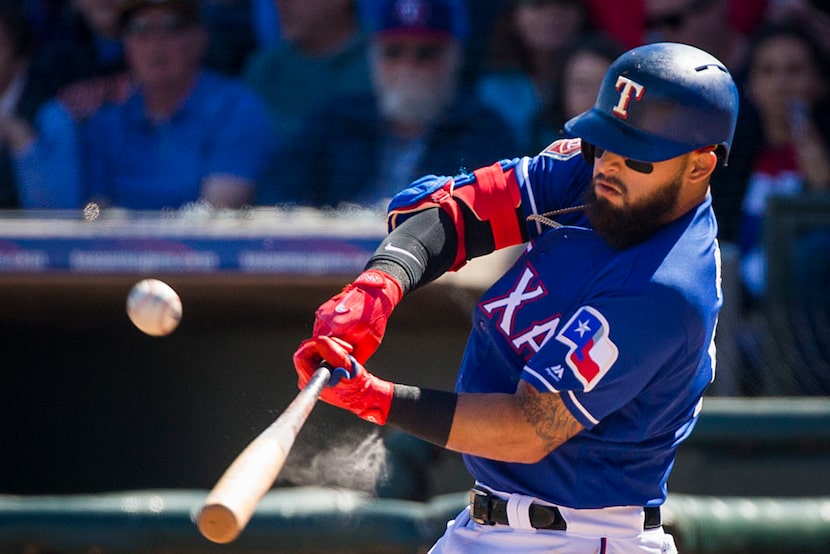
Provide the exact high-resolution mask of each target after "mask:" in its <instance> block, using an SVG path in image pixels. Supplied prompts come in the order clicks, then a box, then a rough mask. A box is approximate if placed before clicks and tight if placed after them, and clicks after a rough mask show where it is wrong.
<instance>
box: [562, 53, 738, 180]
mask: <svg viewBox="0 0 830 554" xmlns="http://www.w3.org/2000/svg"><path fill="white" fill-rule="evenodd" d="M737 119H738V88H737V87H736V86H735V82H734V81H733V80H732V76H731V75H730V74H729V71H728V70H727V69H726V67H725V66H724V65H723V64H722V63H721V62H720V61H718V59H717V58H715V57H714V56H712V55H711V54H708V53H706V52H704V51H703V50H700V49H698V48H695V47H693V46H689V45H687V44H678V43H671V42H660V43H654V44H647V45H644V46H640V47H637V48H634V49H632V50H629V51H628V52H626V53H624V54H623V55H621V56H620V57H619V58H617V59H616V60H615V61H614V63H613V64H611V67H610V68H609V69H608V72H607V73H606V74H605V77H604V78H603V80H602V84H601V85H600V89H599V93H598V95H597V101H596V103H595V104H594V107H593V108H591V109H590V110H588V111H587V112H584V113H582V114H580V115H578V116H576V117H574V118H572V119H571V120H569V121H568V122H567V123H565V130H566V131H568V132H569V133H572V134H573V135H575V136H577V137H580V138H582V139H584V140H585V141H586V142H589V143H591V144H595V145H597V146H599V147H600V148H603V149H605V150H608V151H609V152H613V153H615V154H619V155H620V156H624V157H626V158H631V159H633V160H641V161H644V162H660V161H663V160H668V159H670V158H674V157H676V156H680V155H681V154H685V153H687V152H691V151H693V150H697V149H698V148H703V147H705V146H713V145H717V147H718V148H717V150H718V153H719V155H720V156H721V159H722V160H723V163H724V165H725V164H726V160H727V158H728V156H729V149H730V147H731V145H732V137H733V135H734V134H735V123H736V121H737Z"/></svg>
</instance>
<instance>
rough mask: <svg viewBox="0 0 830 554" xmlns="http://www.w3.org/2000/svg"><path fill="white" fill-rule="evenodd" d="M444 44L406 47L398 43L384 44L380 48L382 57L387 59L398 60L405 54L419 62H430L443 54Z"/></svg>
mask: <svg viewBox="0 0 830 554" xmlns="http://www.w3.org/2000/svg"><path fill="white" fill-rule="evenodd" d="M444 50H445V48H444V46H441V45H440V44H418V45H416V46H412V47H408V46H405V45H403V44H400V43H394V42H393V43H390V44H384V45H383V47H382V48H381V52H382V54H383V57H384V58H386V59H387V60H399V59H401V58H403V57H405V56H409V57H411V58H414V59H415V60H416V61H419V62H432V61H435V60H437V59H438V58H440V57H441V56H442V55H443V54H444Z"/></svg>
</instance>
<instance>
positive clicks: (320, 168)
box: [259, 0, 514, 207]
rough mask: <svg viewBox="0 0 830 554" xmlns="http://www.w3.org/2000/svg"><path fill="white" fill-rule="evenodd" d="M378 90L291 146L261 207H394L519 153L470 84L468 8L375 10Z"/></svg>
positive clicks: (373, 56)
mask: <svg viewBox="0 0 830 554" xmlns="http://www.w3.org/2000/svg"><path fill="white" fill-rule="evenodd" d="M370 7H371V9H372V11H371V13H370V14H369V15H368V16H367V17H368V18H369V20H370V22H371V35H370V46H369V57H370V62H371V70H372V75H371V80H372V84H373V90H371V91H367V92H364V93H354V94H341V95H338V96H336V97H334V98H332V99H330V100H329V101H328V102H326V103H325V104H324V105H323V106H321V107H320V108H319V109H318V110H316V111H314V112H313V113H312V114H310V116H309V117H308V118H306V121H305V124H304V125H303V127H302V128H301V130H300V131H299V134H298V135H297V136H296V137H295V138H294V139H293V140H291V141H288V142H286V143H285V144H284V146H285V148H284V149H283V150H282V151H281V152H280V153H279V155H278V156H277V158H276V163H275V164H274V168H273V172H272V178H270V179H269V181H268V182H267V183H266V184H264V185H263V188H262V195H261V196H260V199H259V203H261V204H275V203H297V204H302V205H310V206H316V207H322V206H335V207H336V206H338V205H341V204H344V203H349V204H358V205H361V206H366V207H375V206H379V205H380V206H384V207H385V203H386V202H388V201H389V199H391V198H392V196H393V195H394V194H395V193H396V192H397V191H398V190H400V189H401V188H403V187H405V186H406V185H407V184H408V183H409V182H410V181H411V180H412V179H414V178H415V177H417V176H418V175H420V174H422V173H423V172H424V171H427V170H429V171H440V172H446V173H450V174H455V173H458V172H459V171H461V170H462V169H463V168H465V167H466V168H469V167H475V166H477V165H481V164H486V163H492V162H494V161H496V160H498V159H499V157H501V156H502V155H503V153H504V152H511V151H512V150H513V149H514V146H513V139H512V137H511V136H510V133H507V132H504V130H503V129H504V125H505V124H504V122H503V121H502V120H500V119H499V118H498V116H497V115H496V114H495V113H494V112H493V111H490V110H488V109H486V108H484V107H483V105H482V104H480V103H479V102H478V101H477V100H475V99H474V96H473V95H472V94H468V93H467V92H468V91H467V89H466V88H465V87H464V86H463V85H464V83H462V82H460V71H461V67H462V63H463V41H464V38H465V36H466V32H467V29H466V26H467V21H466V14H465V12H464V11H463V9H462V8H463V5H462V4H461V3H459V2H458V0H380V1H377V2H374V3H373V4H371V6H370Z"/></svg>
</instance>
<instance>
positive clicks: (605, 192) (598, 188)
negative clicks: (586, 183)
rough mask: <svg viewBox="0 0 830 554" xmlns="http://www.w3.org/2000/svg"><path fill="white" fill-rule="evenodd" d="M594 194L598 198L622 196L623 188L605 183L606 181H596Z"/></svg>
mask: <svg viewBox="0 0 830 554" xmlns="http://www.w3.org/2000/svg"><path fill="white" fill-rule="evenodd" d="M594 192H595V193H596V195H597V196H607V197H612V196H622V195H623V191H622V188H621V187H619V186H618V185H615V184H613V183H610V182H608V181H605V180H604V179H594Z"/></svg>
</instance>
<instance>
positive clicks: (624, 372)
mask: <svg viewBox="0 0 830 554" xmlns="http://www.w3.org/2000/svg"><path fill="white" fill-rule="evenodd" d="M737 113H738V90H737V87H736V85H735V82H734V80H733V78H732V76H731V75H730V73H729V71H728V70H727V69H726V67H725V66H724V65H723V63H721V62H720V61H719V60H718V59H716V58H715V57H713V56H712V55H710V54H708V53H707V52H704V51H702V50H699V49H697V48H694V47H692V46H688V45H683V44H676V43H654V44H649V45H645V46H641V47H637V48H635V49H633V50H629V51H627V52H625V53H623V54H622V55H621V56H619V57H618V58H617V59H616V60H615V61H614V62H613V63H612V64H611V66H610V67H609V69H608V71H607V72H606V74H605V78H604V79H603V81H602V83H601V85H600V88H599V91H598V94H597V98H596V102H595V103H594V105H593V107H591V108H590V109H589V110H587V111H585V112H583V113H581V114H579V115H577V116H576V117H574V118H572V119H570V120H568V122H567V123H566V124H565V128H566V130H567V131H568V132H569V133H571V135H572V137H573V138H564V139H559V140H557V141H555V142H553V143H552V144H550V145H549V146H548V147H546V148H545V149H544V150H543V151H542V152H540V153H539V154H538V155H536V156H531V157H522V158H516V159H504V160H502V161H500V162H497V163H495V164H492V165H490V166H485V167H481V168H479V169H476V170H474V171H472V172H471V173H469V174H464V175H461V176H456V177H439V176H435V175H430V176H426V177H423V178H421V179H419V180H417V181H415V182H414V183H413V184H412V185H411V186H410V187H409V188H407V189H405V190H404V191H402V192H401V193H399V194H398V195H397V196H396V197H395V198H393V200H392V203H391V204H390V206H389V211H388V219H387V221H388V224H389V229H390V232H389V234H388V235H387V237H386V238H385V239H384V240H383V241H382V242H381V244H380V245H379V247H378V249H377V250H376V251H375V253H374V255H372V256H371V258H370V259H369V261H368V263H367V264H366V268H365V270H364V272H363V273H361V274H360V275H359V276H358V277H357V278H356V279H355V280H354V281H353V282H352V283H350V284H348V285H347V286H346V287H345V288H344V289H343V290H342V291H341V292H340V293H338V294H336V295H335V296H334V297H332V299H330V300H329V301H327V302H325V303H324V304H323V305H321V306H320V307H319V309H318V310H317V312H316V314H315V321H314V325H313V328H312V331H311V338H309V339H307V340H306V341H304V342H303V343H301V345H300V346H299V348H298V349H297V351H296V352H295V354H294V365H295V368H296V370H297V373H298V376H299V380H298V382H299V386H300V387H303V386H305V384H306V383H307V382H308V381H309V379H310V377H311V375H312V374H313V373H314V372H315V371H316V370H317V369H318V367H320V365H321V364H323V363H326V364H328V365H329V367H331V368H332V374H333V375H334V376H335V377H334V378H333V379H332V380H331V381H330V382H329V386H328V387H326V388H325V389H324V390H323V392H322V393H321V399H322V400H324V401H325V402H328V403H330V404H332V405H334V406H338V407H340V408H343V409H345V410H348V411H350V412H352V413H354V414H355V415H357V416H358V417H360V418H362V419H365V420H367V421H370V422H373V423H376V424H378V425H385V424H388V425H391V426H393V427H394V428H396V429H400V430H403V431H406V432H408V433H410V434H412V435H415V436H418V437H420V438H422V439H424V440H427V441H430V442H432V443H434V444H436V445H439V446H442V447H444V448H447V449H449V450H453V451H456V452H460V453H462V455H463V458H464V461H465V463H466V466H467V469H468V470H469V471H470V473H471V476H472V483H471V484H473V488H472V490H471V492H470V505H469V506H468V507H467V508H466V509H464V510H463V511H462V512H461V513H460V514H458V516H457V517H456V518H455V519H454V520H453V521H451V522H450V523H449V524H448V527H447V530H446V532H445V534H444V535H443V536H442V537H441V538H440V539H438V542H437V543H436V544H435V546H434V547H433V549H432V550H431V552H433V553H462V552H463V553H466V552H476V553H477V554H492V553H498V554H504V553H505V552H522V553H542V552H545V553H547V552H580V553H581V552H591V553H606V552H607V553H611V552H614V553H635V552H642V553H644V552H650V553H658V552H659V553H673V552H677V550H676V546H675V544H674V540H673V538H672V536H671V535H670V534H669V533H667V532H666V531H665V530H664V528H663V527H662V522H661V511H660V506H661V505H662V504H663V503H664V502H665V500H666V498H667V495H668V490H667V485H666V483H667V480H668V477H669V475H670V473H671V470H672V467H673V464H674V460H675V456H676V453H677V448H678V445H679V444H680V443H682V442H683V441H684V440H685V439H686V438H687V437H688V436H689V434H690V433H691V432H692V429H693V428H694V426H695V422H696V421H697V418H698V414H699V413H700V409H701V402H702V397H703V394H704V392H705V391H706V390H707V387H708V385H709V384H710V383H711V382H712V380H713V379H714V377H715V347H714V336H715V326H716V322H717V317H718V312H719V310H720V307H721V305H722V292H721V288H720V267H719V266H720V264H719V258H720V255H719V250H718V242H717V232H718V231H717V221H716V219H715V216H714V212H713V211H712V204H711V194H710V178H711V176H712V173H713V172H714V171H715V170H716V168H717V166H718V165H719V163H720V164H722V163H725V162H726V161H727V158H728V155H729V151H730V148H731V146H732V139H733V135H734V132H735V123H736V120H737ZM517 244H524V246H525V248H524V250H523V253H522V254H521V255H520V256H519V257H518V259H517V260H516V262H515V263H514V264H513V265H512V266H511V267H510V268H509V269H508V270H507V271H506V272H505V273H504V275H503V276H501V277H500V278H498V279H497V280H496V281H495V282H494V283H493V284H492V286H491V287H490V288H489V289H488V290H487V291H486V292H485V293H484V294H483V295H482V297H481V299H480V300H479V301H478V303H477V304H476V306H475V308H474V314H473V320H472V329H471V332H470V336H469V339H468V342H467V346H466V350H465V352H464V356H463V358H462V362H461V369H460V371H459V373H458V376H457V378H456V381H455V383H456V384H455V390H454V391H452V392H449V391H441V390H436V389H428V388H422V387H418V386H412V385H405V384H401V383H393V382H390V381H388V380H385V379H383V378H382V377H381V376H380V375H382V372H383V368H377V372H378V375H375V374H373V373H370V372H369V371H368V370H367V369H366V367H365V366H364V364H366V363H367V360H368V359H369V358H370V357H371V356H372V354H373V353H374V352H375V350H376V349H377V348H378V347H379V346H380V343H381V341H382V339H383V335H384V332H385V330H386V325H387V322H388V320H389V317H390V316H391V314H392V313H393V310H394V308H395V306H396V305H397V304H398V303H399V302H400V301H401V300H402V299H403V298H404V297H405V296H406V295H408V294H409V293H411V292H412V291H413V290H416V289H418V288H419V287H422V286H425V285H427V284H428V283H429V282H431V281H432V280H434V279H435V278H437V277H438V276H440V275H442V274H444V273H445V272H447V271H455V270H458V269H460V268H461V267H463V266H464V265H465V263H466V262H467V260H469V259H471V258H474V257H477V256H481V255H483V254H487V253H489V252H492V251H493V250H495V249H500V248H505V247H509V246H512V245H517ZM423 347H424V348H428V347H429V345H423ZM415 355H417V353H416V354H415Z"/></svg>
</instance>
